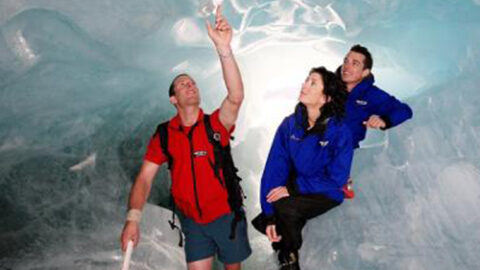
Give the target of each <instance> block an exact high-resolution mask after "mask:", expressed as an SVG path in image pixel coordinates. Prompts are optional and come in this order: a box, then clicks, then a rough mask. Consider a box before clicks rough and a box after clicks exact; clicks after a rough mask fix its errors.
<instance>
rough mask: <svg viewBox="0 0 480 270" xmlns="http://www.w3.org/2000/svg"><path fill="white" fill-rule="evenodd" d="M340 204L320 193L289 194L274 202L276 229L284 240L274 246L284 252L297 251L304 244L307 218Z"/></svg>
mask: <svg viewBox="0 0 480 270" xmlns="http://www.w3.org/2000/svg"><path fill="white" fill-rule="evenodd" d="M339 204H340V203H338V202H336V201H334V200H332V199H330V198H328V197H326V196H324V195H318V194H312V195H296V196H289V197H285V198H282V199H280V200H278V201H276V202H274V203H273V207H274V209H275V224H276V230H277V234H280V235H281V236H282V240H281V241H280V242H279V243H274V244H273V248H274V249H276V250H280V251H281V253H282V254H288V253H290V252H295V253H296V252H297V251H298V250H299V249H300V247H301V246H302V229H303V227H304V226H305V224H306V223H307V220H309V219H311V218H314V217H316V216H319V215H321V214H324V213H326V212H327V211H328V210H330V209H332V208H334V207H335V206H338V205H339ZM279 255H280V254H279Z"/></svg>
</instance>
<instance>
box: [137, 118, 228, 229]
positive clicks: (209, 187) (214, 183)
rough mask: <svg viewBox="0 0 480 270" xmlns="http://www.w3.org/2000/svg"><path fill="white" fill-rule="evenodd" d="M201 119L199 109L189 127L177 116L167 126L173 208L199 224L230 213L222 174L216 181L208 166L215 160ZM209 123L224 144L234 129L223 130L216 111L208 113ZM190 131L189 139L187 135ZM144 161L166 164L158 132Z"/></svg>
mask: <svg viewBox="0 0 480 270" xmlns="http://www.w3.org/2000/svg"><path fill="white" fill-rule="evenodd" d="M203 117H204V114H203V111H202V110H200V112H199V115H198V119H197V122H196V123H195V124H194V125H193V126H191V127H184V126H182V125H181V120H180V116H179V115H178V114H177V115H176V116H175V117H173V118H172V119H171V120H170V122H169V124H168V151H169V152H170V154H171V155H172V158H173V162H172V168H171V171H170V174H171V178H172V187H171V192H172V195H173V198H174V201H175V204H176V206H177V207H178V208H179V209H180V210H181V211H182V212H183V213H184V214H185V215H186V216H188V217H190V218H192V219H193V220H195V221H196V222H198V223H201V224H205V223H209V222H211V221H213V220H215V219H216V218H218V217H220V216H222V215H224V214H228V213H230V207H229V205H228V193H227V190H226V188H225V184H224V183H225V182H224V180H223V174H222V172H221V171H220V178H221V179H218V178H217V177H216V176H215V172H214V170H213V167H212V164H214V163H215V157H214V154H213V146H212V145H211V144H210V142H209V141H208V137H207V133H206V129H205V124H204V121H203ZM210 123H211V126H212V129H213V130H214V132H217V133H219V134H220V142H221V144H222V145H223V146H226V145H228V143H229V140H230V135H231V133H232V132H233V129H234V128H233V127H232V128H231V130H230V131H227V129H226V128H225V127H224V126H223V124H222V123H221V122H220V119H219V110H218V109H217V110H215V111H214V112H213V113H212V114H211V116H210ZM192 129H193V130H192ZM190 131H191V132H192V135H191V139H189V136H188V134H189V132H190ZM192 150H193V153H192ZM144 159H145V160H148V161H150V162H154V163H156V164H159V165H160V164H162V163H164V162H166V161H167V157H166V156H165V155H164V154H163V152H162V148H161V146H160V139H159V134H158V133H155V134H154V136H152V138H151V139H150V142H149V144H148V147H147V152H146V153H145V157H144ZM192 159H193V162H192Z"/></svg>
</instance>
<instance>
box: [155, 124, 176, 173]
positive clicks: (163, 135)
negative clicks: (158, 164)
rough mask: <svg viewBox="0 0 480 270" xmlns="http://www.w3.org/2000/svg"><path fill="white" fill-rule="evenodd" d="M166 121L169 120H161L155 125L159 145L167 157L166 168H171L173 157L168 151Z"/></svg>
mask: <svg viewBox="0 0 480 270" xmlns="http://www.w3.org/2000/svg"><path fill="white" fill-rule="evenodd" d="M168 123H169V121H166V122H163V123H161V124H160V125H158V127H157V132H158V135H159V136H158V137H159V139H160V147H161V148H162V152H163V154H164V155H165V156H166V157H167V159H168V169H169V170H170V169H172V162H173V158H172V155H171V154H170V152H169V151H168Z"/></svg>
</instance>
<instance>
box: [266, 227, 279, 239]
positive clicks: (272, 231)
mask: <svg viewBox="0 0 480 270" xmlns="http://www.w3.org/2000/svg"><path fill="white" fill-rule="evenodd" d="M265 234H266V235H267V237H268V240H270V242H279V241H280V240H282V236H281V235H278V234H277V229H276V228H275V225H268V226H267V228H266V229H265Z"/></svg>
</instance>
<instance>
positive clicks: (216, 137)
mask: <svg viewBox="0 0 480 270" xmlns="http://www.w3.org/2000/svg"><path fill="white" fill-rule="evenodd" d="M203 122H204V124H205V129H206V130H207V137H208V141H209V142H210V143H211V144H212V145H213V146H215V147H217V145H218V146H221V145H220V140H221V138H222V137H221V134H220V132H216V131H214V130H213V128H212V123H211V122H210V115H208V114H205V115H204V117H203Z"/></svg>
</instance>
